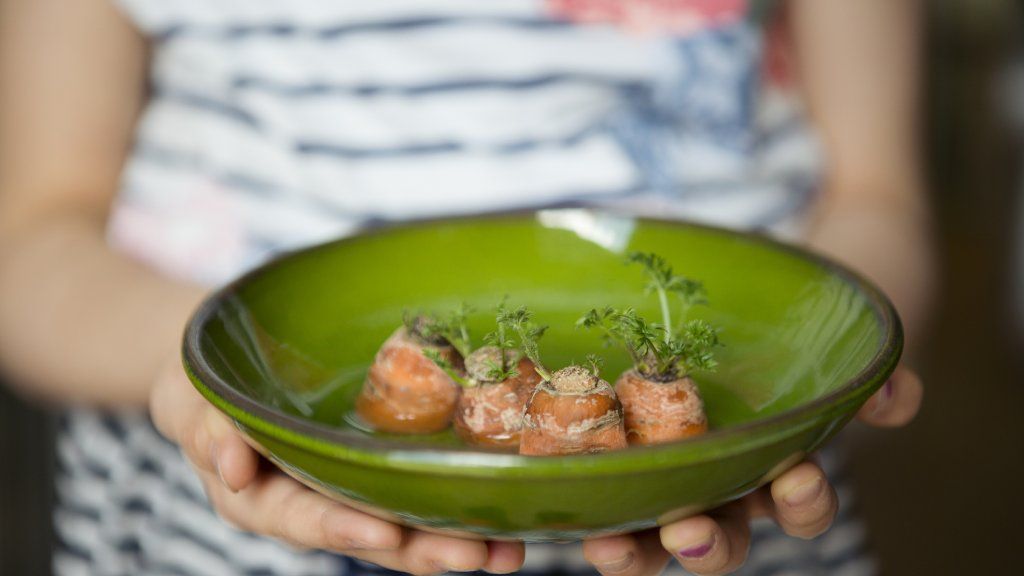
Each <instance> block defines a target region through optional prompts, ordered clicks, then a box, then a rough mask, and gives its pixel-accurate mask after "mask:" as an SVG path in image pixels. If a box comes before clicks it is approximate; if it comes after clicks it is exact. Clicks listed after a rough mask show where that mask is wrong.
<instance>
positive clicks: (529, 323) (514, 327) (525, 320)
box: [497, 306, 551, 380]
mask: <svg viewBox="0 0 1024 576" xmlns="http://www.w3.org/2000/svg"><path fill="white" fill-rule="evenodd" d="M497 321H498V326H499V327H503V328H504V330H506V331H509V332H512V333H514V334H516V336H518V337H519V346H520V348H522V350H523V354H525V355H526V357H527V358H529V359H530V361H532V362H533V368H534V370H536V371H537V374H540V377H541V378H543V379H544V380H551V372H550V371H549V370H548V369H547V368H545V367H544V363H543V362H541V360H540V349H539V347H538V346H537V341H538V340H540V338H541V336H543V335H544V332H545V331H546V330H547V329H548V327H547V326H546V325H543V326H542V325H538V324H537V323H535V322H534V321H533V313H532V312H530V310H529V309H527V308H526V306H520V307H519V308H516V309H515V310H507V309H506V310H504V311H501V310H499V313H498V318H497Z"/></svg>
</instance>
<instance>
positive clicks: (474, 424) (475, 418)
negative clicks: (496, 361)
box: [454, 358, 541, 450]
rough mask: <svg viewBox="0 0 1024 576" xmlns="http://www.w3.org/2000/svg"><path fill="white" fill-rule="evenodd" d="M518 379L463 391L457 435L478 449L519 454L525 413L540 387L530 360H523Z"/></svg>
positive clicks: (458, 414) (520, 362) (518, 367)
mask: <svg viewBox="0 0 1024 576" xmlns="http://www.w3.org/2000/svg"><path fill="white" fill-rule="evenodd" d="M516 370H517V371H518V372H519V374H518V375H517V376H514V377H512V378H508V379H506V380H503V381H501V382H485V383H482V384H480V385H478V386H474V387H472V388H464V389H463V390H462V394H461V395H460V396H459V402H458V405H457V407H456V409H455V419H454V425H455V432H456V433H457V434H458V435H459V437H460V438H462V440H463V441H465V442H467V443H469V444H473V445H476V446H491V447H498V448H506V449H513V450H517V449H518V448H519V439H520V437H521V435H522V430H523V411H524V410H525V409H526V403H527V401H529V399H530V396H532V395H533V391H534V389H535V388H536V387H537V384H539V383H540V380H541V378H540V375H539V374H537V371H536V370H534V368H533V362H531V361H530V359H529V358H521V359H520V360H519V363H518V364H517V366H516Z"/></svg>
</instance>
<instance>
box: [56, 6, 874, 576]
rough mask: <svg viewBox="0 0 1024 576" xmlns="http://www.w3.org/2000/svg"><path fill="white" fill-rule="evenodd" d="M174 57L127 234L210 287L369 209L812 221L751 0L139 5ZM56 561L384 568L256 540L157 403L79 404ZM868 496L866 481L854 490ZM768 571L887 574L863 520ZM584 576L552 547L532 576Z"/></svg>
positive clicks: (328, 233) (128, 199) (780, 91)
mask: <svg viewBox="0 0 1024 576" xmlns="http://www.w3.org/2000/svg"><path fill="white" fill-rule="evenodd" d="M118 4H119V6H120V7H121V8H122V9H123V10H124V12H125V13H126V14H127V15H128V17H129V18H130V19H131V20H132V22H133V23H134V24H135V25H136V26H137V27H138V28H139V29H140V30H141V31H142V32H143V33H145V34H146V35H147V36H148V37H149V38H150V40H151V42H152V45H153V52H152V61H151V69H150V87H151V93H150V98H149V101H148V104H147V106H146V108H145V111H144V113H143V115H142V117H141V120H140V122H139V126H138V129H137V134H136V139H135V145H134V148H133V151H132V153H131V156H130V158H129V160H128V163H127V165H126V167H125V170H124V173H123V178H122V185H121V190H120V194H119V196H118V199H117V201H116V202H115V205H114V207H113V212H112V217H111V220H110V228H109V240H110V243H111V245H112V246H113V247H115V248H116V249H117V250H120V251H122V252H124V253H126V254H127V255H129V256H131V257H133V258H137V259H139V260H141V261H143V262H145V263H147V264H148V265H150V266H152V267H153V268H155V269H158V270H160V271H161V272H163V273H164V274H166V275H168V276H171V277H175V278H180V279H185V280H188V281H191V282H198V283H203V284H206V285H210V286H215V285H217V284H220V283H223V282H225V281H226V280H229V279H230V278H232V277H234V276H235V275H237V274H239V273H241V272H243V271H245V270H247V269H249V268H251V267H253V266H255V265H257V264H259V263H260V262H262V261H264V260H265V259H266V258H267V257H268V256H270V255H272V254H274V253H277V252H280V251H282V250H287V249H293V248H296V247H300V246H304V245H309V244H312V243H316V242H319V241H322V240H326V239H329V238H333V237H336V236H339V235H344V234H347V233H350V232H352V231H353V230H355V229H356V228H357V227H359V226H360V225H362V224H365V223H366V222H368V221H374V220H401V219H405V218H410V217H422V216H430V215H440V214H454V213H471V212H481V211H491V210H498V209H506V208H523V207H540V206H546V205H552V204H560V203H564V202H566V201H577V202H584V203H590V204H594V205H598V206H601V205H605V206H615V207H619V208H622V207H627V208H629V209H631V210H634V211H637V212H656V213H658V214H659V215H662V216H665V215H669V216H678V217H686V218H691V219H699V220H703V221H710V222H714V223H718V224H723V225H728V226H734V227H743V228H764V229H769V230H773V231H775V232H780V233H791V234H795V233H798V232H799V230H800V225H801V223H802V222H803V217H804V215H805V212H806V210H805V208H806V207H807V206H808V205H809V203H810V202H811V201H812V200H813V194H814V190H815V182H816V180H817V174H818V165H819V162H818V155H817V153H816V147H815V143H814V139H813V137H812V136H811V134H810V133H809V131H808V130H807V126H806V124H805V123H804V122H803V118H802V114H801V111H800V108H799V105H798V103H797V102H796V101H795V100H794V99H793V98H791V97H790V96H789V94H788V93H787V91H786V90H785V88H784V86H781V85H779V84H778V83H776V82H773V81H772V78H771V75H770V74H768V73H766V70H765V67H764V66H763V62H764V59H765V58H764V53H765V46H766V45H767V44H768V42H767V39H766V35H765V33H764V31H763V30H764V29H763V27H762V26H760V25H759V24H758V22H757V21H755V20H754V19H752V18H751V17H750V16H749V12H750V11H751V10H750V8H751V7H749V6H747V5H746V4H747V3H746V2H744V1H743V0H720V1H718V2H712V1H709V0H634V1H632V2H622V1H619V0H376V1H374V2H328V1H322V0H321V1H317V0H289V1H287V2H285V1H283V0H281V1H274V0H247V1H245V2H242V1H237V0H236V1H232V0H177V1H169V0H118ZM58 458H59V464H60V465H59V474H58V480H57V482H58V485H57V488H58V496H59V505H58V509H57V511H56V518H55V520H56V532H57V535H58V537H59V546H58V550H57V552H56V555H55V561H54V562H55V569H56V572H57V573H59V574H68V575H71V574H103V575H106V574H111V575H115V574H116V575H120V574H184V575H190V576H191V575H207V574H209V575H232V574H240V575H256V574H302V575H327V574H331V575H336V574H359V573H380V572H386V571H382V570H381V569H379V568H376V567H373V566H370V565H367V564H363V563H359V562H356V561H353V560H350V559H347V558H344V557H340V556H336V555H332V554H328V553H326V552H315V551H314V552H305V551H297V550H293V549H291V548H289V547H288V546H286V545H284V544H281V543H278V542H275V541H273V540H270V539H265V538H262V537H258V536H254V535H250V534H245V533H242V532H239V531H237V530H235V529H233V528H231V527H229V526H228V525H226V524H225V523H223V522H221V521H220V520H219V519H218V518H217V517H216V515H215V514H214V513H213V512H212V510H211V509H210V506H209V504H208V502H207V500H206V498H205V496H204V494H203V492H202V489H201V486H200V484H199V482H198V479H197V478H196V477H195V476H194V475H193V473H192V472H191V470H190V469H189V467H188V465H187V464H186V462H185V461H184V460H183V459H182V457H181V456H180V453H179V451H178V449H177V448H176V447H175V446H173V445H171V444H169V443H167V442H166V441H164V440H163V439H161V438H160V436H159V435H158V434H157V433H156V431H155V430H154V429H153V427H152V426H151V424H150V423H149V421H148V419H147V417H146V416H145V415H144V414H137V413H113V414H111V413H107V414H104V413H99V412H96V411H93V410H74V411H70V412H68V413H67V414H66V415H65V416H64V418H63V426H62V431H61V434H60V438H59V441H58ZM840 492H841V495H842V496H844V497H846V498H844V499H845V500H846V501H847V502H848V501H849V494H848V489H847V488H845V487H843V486H842V485H841V486H840ZM754 534H755V544H754V547H753V550H752V552H751V558H750V561H749V562H748V565H747V568H745V570H747V571H748V572H747V573H751V574H817V573H828V574H850V575H857V574H866V573H870V572H871V570H872V565H871V561H870V560H869V559H867V558H865V557H864V556H863V553H862V552H863V545H864V544H863V542H864V538H863V534H862V527H861V525H860V524H859V523H858V522H856V521H855V520H854V519H853V518H852V517H851V516H850V515H849V514H848V513H847V512H843V513H842V514H841V518H840V522H839V523H838V524H837V526H836V527H835V528H833V530H832V531H831V532H830V533H829V534H828V535H826V536H825V537H823V538H821V539H819V540H816V541H814V542H811V543H807V542H803V541H797V540H795V539H790V538H786V537H784V536H782V535H781V534H780V533H779V532H778V531H777V530H776V529H775V528H773V527H772V526H771V525H770V524H766V523H757V524H755V530H754ZM554 568H559V569H561V570H563V571H567V572H575V571H585V570H586V566H585V564H584V563H583V562H582V559H581V558H580V556H579V551H578V549H573V548H568V547H553V546H536V547H531V548H530V550H529V552H528V560H527V567H526V569H525V570H526V571H528V572H546V571H550V570H551V569H554Z"/></svg>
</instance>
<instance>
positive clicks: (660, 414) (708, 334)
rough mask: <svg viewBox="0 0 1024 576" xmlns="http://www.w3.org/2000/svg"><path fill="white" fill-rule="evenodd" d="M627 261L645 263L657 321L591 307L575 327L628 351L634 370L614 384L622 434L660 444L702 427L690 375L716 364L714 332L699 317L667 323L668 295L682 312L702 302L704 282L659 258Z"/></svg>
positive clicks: (704, 422) (640, 257)
mask: <svg viewBox="0 0 1024 576" xmlns="http://www.w3.org/2000/svg"><path fill="white" fill-rule="evenodd" d="M628 261H629V262H636V263H640V264H642V265H643V266H644V268H645V269H646V271H647V274H648V276H649V278H650V281H649V282H648V286H647V288H648V291H650V292H653V293H656V294H657V295H658V302H659V305H660V307H661V315H662V323H661V324H652V323H648V322H647V321H646V320H645V319H644V318H642V317H641V316H640V315H639V314H637V312H636V311H635V310H633V309H626V310H617V309H614V308H611V307H608V308H605V309H603V310H601V311H598V310H596V309H594V310H591V311H590V312H588V313H587V314H586V315H584V316H583V317H582V318H580V319H579V321H578V322H577V326H578V327H584V328H595V329H598V330H600V331H602V332H603V334H604V337H605V339H606V341H607V342H608V343H611V344H618V345H619V346H621V347H622V348H624V349H625V350H626V352H628V353H629V355H630V357H631V358H632V360H633V368H632V369H630V370H628V371H626V372H625V373H623V374H622V375H621V376H620V377H619V379H618V380H617V381H616V384H615V392H616V393H617V394H618V397H619V400H620V401H621V402H622V407H623V412H624V418H625V425H626V433H627V438H628V440H629V442H630V443H631V444H659V443H662V442H671V441H674V440H680V439H683V438H688V437H691V436H696V435H698V434H703V433H704V432H706V431H707V428H708V420H707V415H706V414H705V411H704V402H703V400H702V399H701V396H700V391H699V389H698V387H697V384H696V382H695V381H694V380H693V378H692V377H691V374H692V373H693V372H694V371H697V370H704V371H709V370H713V369H714V368H715V366H716V362H715V360H714V355H713V349H714V348H715V347H716V346H718V345H719V341H718V332H717V331H716V330H715V328H714V327H712V326H711V325H710V324H708V323H707V322H705V321H703V320H690V321H688V322H683V323H681V324H680V325H678V326H676V325H674V324H673V323H672V314H671V309H670V306H669V294H674V295H676V296H678V298H679V300H680V301H681V302H682V305H683V306H682V307H683V312H685V311H686V310H687V309H688V308H689V307H690V306H692V305H694V304H699V303H704V302H706V296H705V292H704V288H703V286H702V285H701V284H700V283H699V282H696V281H694V280H690V279H688V278H684V277H682V276H678V275H676V274H674V273H673V271H672V268H671V267H670V266H669V265H668V263H667V262H666V261H665V260H664V259H663V258H661V257H659V256H656V255H654V254H641V253H633V254H631V255H630V256H629V259H628Z"/></svg>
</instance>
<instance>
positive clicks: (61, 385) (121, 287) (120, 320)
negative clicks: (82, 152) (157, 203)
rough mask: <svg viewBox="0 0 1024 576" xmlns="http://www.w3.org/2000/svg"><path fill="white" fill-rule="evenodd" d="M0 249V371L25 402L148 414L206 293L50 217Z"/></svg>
mask: <svg viewBox="0 0 1024 576" xmlns="http://www.w3.org/2000/svg"><path fill="white" fill-rule="evenodd" d="M19 230H20V232H18V233H15V234H10V235H7V236H5V237H4V239H3V240H4V241H3V244H2V246H0V342H3V345H2V346H0V366H2V368H3V369H4V371H5V372H6V374H7V378H6V379H7V380H9V381H10V383H11V384H12V385H14V386H16V387H18V388H20V389H22V390H23V391H24V392H25V393H26V394H28V395H31V396H36V397H40V398H43V399H45V400H49V401H54V402H59V403H87V404H96V405H102V406H109V407H117V406H142V405H144V404H145V402H146V399H147V396H148V393H149V387H150V384H151V383H152V381H153V380H154V378H155V375H156V374H157V372H158V370H159V369H160V368H161V367H162V366H163V365H164V364H165V363H166V362H168V361H169V360H170V359H172V358H173V356H174V355H175V354H176V353H177V350H178V349H179V348H180V341H181V334H182V329H183V327H184V324H185V321H186V319H187V316H188V314H189V312H190V311H191V310H192V308H193V307H194V306H195V305H196V303H197V302H198V301H199V299H200V298H201V295H202V293H203V291H202V290H201V289H199V288H197V287H195V286H189V285H186V284H182V283H177V282H173V281H171V280H168V279H166V278H164V277H161V276H160V275H158V274H156V273H155V272H153V271H151V270H149V269H147V268H146V267H144V266H142V265H140V264H138V263H135V262H133V261H131V260H130V259H128V258H126V257H124V256H122V255H119V254H117V253H115V252H113V251H112V250H110V249H109V248H108V247H107V245H106V242H105V241H104V236H103V230H102V224H101V223H100V222H99V221H97V219H93V218H91V217H88V216H86V215H83V214H77V213H70V212H69V213H66V214H62V215H51V216H49V217H47V218H46V219H43V220H41V221H40V222H39V223H38V224H37V225H34V226H32V227H23V228H20V229H19Z"/></svg>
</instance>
